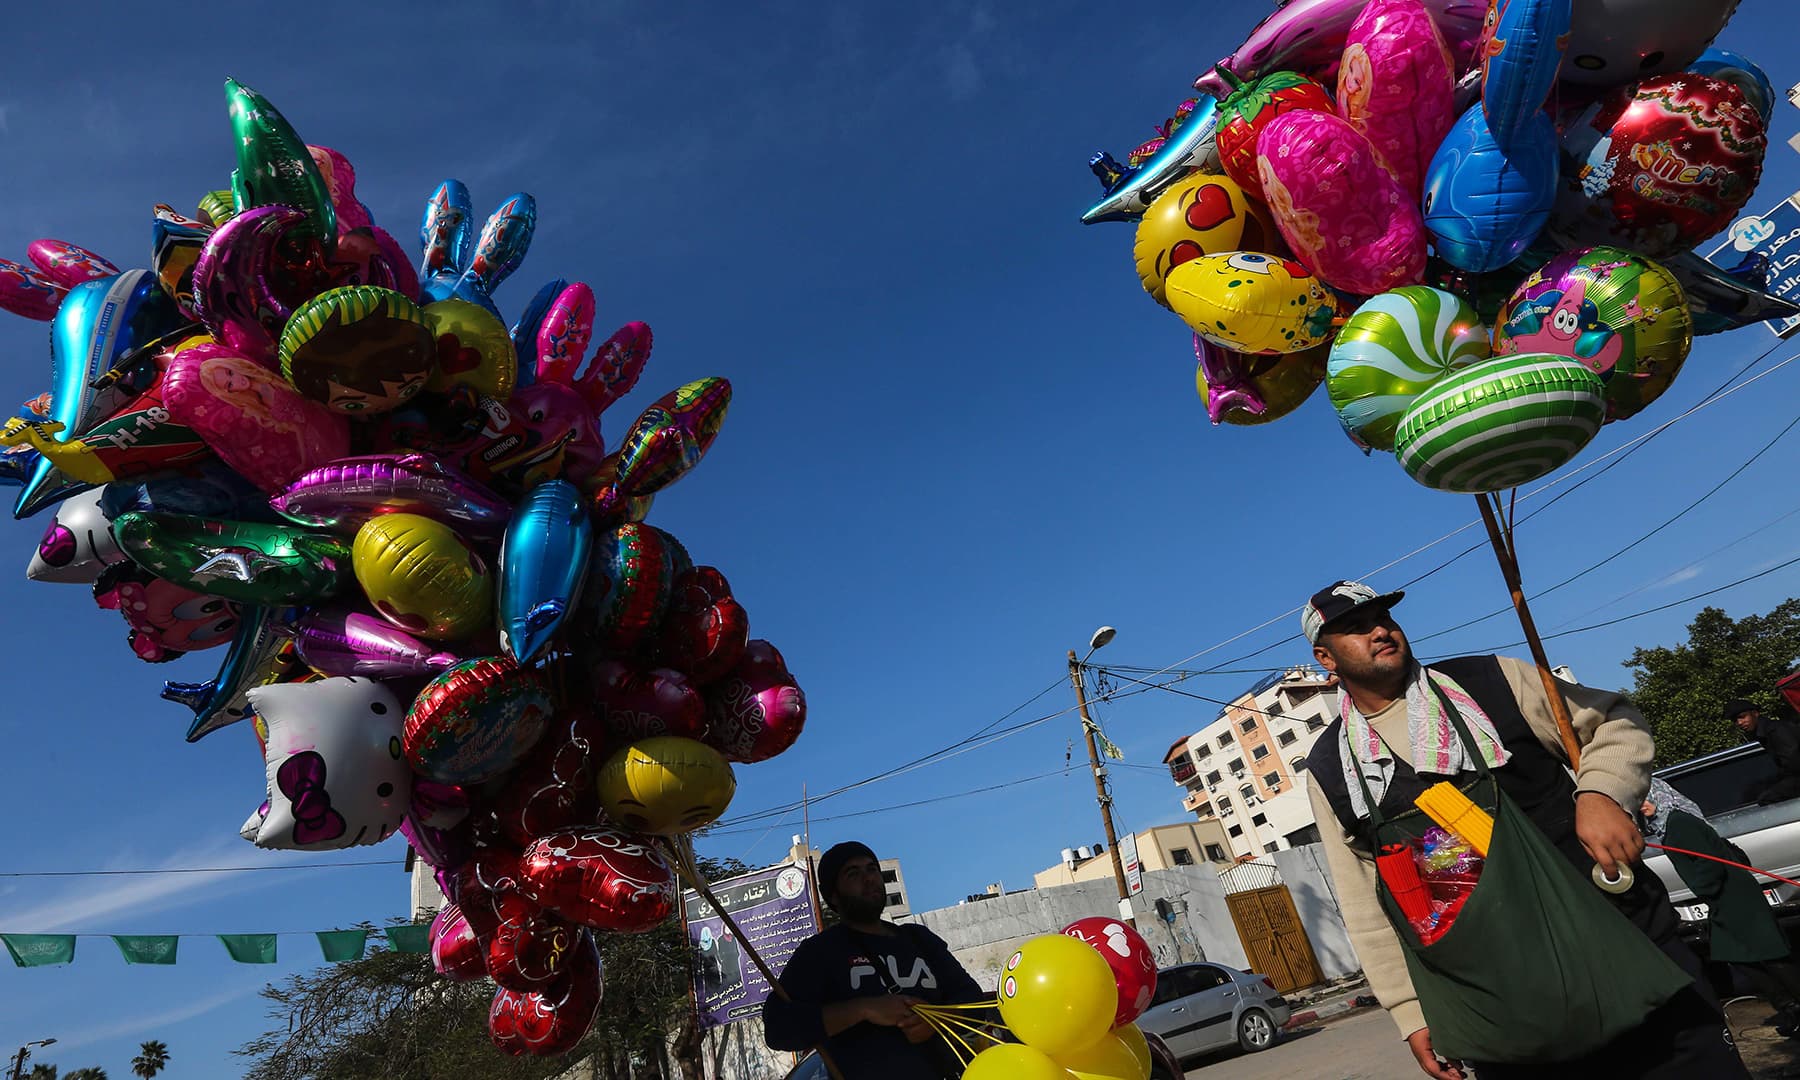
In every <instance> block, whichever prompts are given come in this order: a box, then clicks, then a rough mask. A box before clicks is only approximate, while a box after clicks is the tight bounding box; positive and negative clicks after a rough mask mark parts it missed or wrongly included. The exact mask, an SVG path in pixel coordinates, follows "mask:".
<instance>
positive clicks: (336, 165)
mask: <svg viewBox="0 0 1800 1080" xmlns="http://www.w3.org/2000/svg"><path fill="white" fill-rule="evenodd" d="M306 150H307V153H309V154H311V155H312V159H313V164H315V165H317V166H318V167H319V175H320V176H321V177H322V178H323V179H324V181H325V190H326V191H328V192H329V193H330V194H331V205H332V208H333V209H335V210H336V211H337V229H338V235H339V236H343V235H344V234H345V233H348V232H350V231H352V230H354V229H367V228H369V227H370V226H372V225H374V224H375V221H374V219H372V218H370V217H369V208H368V207H366V206H364V205H363V204H362V203H361V202H360V201H358V199H357V198H356V169H355V168H354V167H353V166H352V165H351V164H350V159H349V158H347V157H345V156H344V155H342V154H340V153H338V152H337V151H336V150H333V149H331V148H330V147H329V146H308V147H307V148H306Z"/></svg>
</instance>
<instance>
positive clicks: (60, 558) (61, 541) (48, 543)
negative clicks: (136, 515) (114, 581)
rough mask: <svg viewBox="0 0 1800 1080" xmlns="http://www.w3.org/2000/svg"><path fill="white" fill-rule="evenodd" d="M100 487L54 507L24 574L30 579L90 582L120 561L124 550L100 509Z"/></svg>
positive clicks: (83, 583)
mask: <svg viewBox="0 0 1800 1080" xmlns="http://www.w3.org/2000/svg"><path fill="white" fill-rule="evenodd" d="M103 491H104V489H103V488H94V489H92V490H90V491H83V492H80V493H78V494H75V495H71V496H69V497H68V498H66V499H64V500H63V501H62V505H61V506H58V507H57V508H56V519H55V520H54V521H52V522H50V526H49V528H46V529H45V530H44V536H43V539H41V540H39V541H38V546H37V551H36V552H34V553H33V554H32V556H31V565H30V566H28V567H26V568H25V576H26V577H28V578H30V579H31V580H33V581H61V582H67V583H69V584H73V585H92V584H93V583H94V582H95V581H98V580H99V579H100V571H102V570H104V569H106V567H107V566H108V565H109V564H111V563H116V562H121V561H123V560H124V558H125V553H124V552H122V551H120V550H119V544H118V541H116V540H114V539H113V534H112V522H110V521H108V520H107V518H106V514H105V513H104V512H103V511H102V510H101V509H100V496H101V494H102V493H103Z"/></svg>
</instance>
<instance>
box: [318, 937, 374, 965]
mask: <svg viewBox="0 0 1800 1080" xmlns="http://www.w3.org/2000/svg"><path fill="white" fill-rule="evenodd" d="M368 941H369V932H368V931H367V930H321V931H319V948H320V949H321V950H323V951H324V953H325V959H326V960H329V961H330V962H332V963H334V964H341V963H343V962H344V961H346V960H360V959H362V954H363V946H364V945H366V944H368Z"/></svg>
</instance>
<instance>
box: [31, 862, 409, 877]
mask: <svg viewBox="0 0 1800 1080" xmlns="http://www.w3.org/2000/svg"><path fill="white" fill-rule="evenodd" d="M405 865H406V863H405V862H404V861H402V860H395V859H365V860H362V861H360V862H327V863H285V864H282V865H279V866H165V867H160V868H157V869H148V868H146V869H141V870H13V871H5V872H0V878H57V877H125V876H133V875H139V874H243V873H252V872H255V871H261V870H337V869H343V868H346V867H353V866H400V867H404V866H405Z"/></svg>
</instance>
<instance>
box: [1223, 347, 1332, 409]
mask: <svg viewBox="0 0 1800 1080" xmlns="http://www.w3.org/2000/svg"><path fill="white" fill-rule="evenodd" d="M1330 353H1331V346H1329V345H1320V346H1319V347H1318V348H1316V349H1308V350H1306V351H1305V352H1300V353H1293V354H1291V355H1289V356H1244V357H1242V358H1241V359H1242V360H1243V361H1244V362H1245V371H1244V375H1245V377H1246V379H1247V381H1248V382H1249V384H1250V388H1251V389H1252V390H1254V391H1255V392H1256V393H1257V394H1259V395H1260V396H1261V397H1262V401H1263V411H1262V412H1260V413H1253V412H1251V411H1250V410H1249V409H1246V408H1242V407H1235V408H1229V409H1226V410H1225V411H1224V412H1223V413H1221V414H1220V416H1219V419H1220V420H1221V421H1223V422H1224V423H1227V424H1236V425H1238V426H1240V427H1253V426H1255V425H1257V424H1267V423H1271V422H1273V421H1276V420H1279V419H1281V418H1282V417H1284V416H1286V415H1287V414H1288V413H1291V412H1293V411H1294V410H1295V409H1298V408H1299V407H1300V406H1301V405H1303V404H1305V403H1306V399H1307V398H1309V397H1312V395H1313V391H1314V390H1317V389H1318V388H1319V387H1320V385H1322V384H1323V383H1324V382H1325V371H1326V361H1327V359H1328V358H1329V356H1330ZM1194 389H1195V390H1197V391H1199V393H1200V400H1201V401H1206V402H1210V401H1211V400H1212V395H1213V394H1214V393H1215V392H1216V391H1215V390H1214V388H1213V387H1211V386H1210V385H1208V384H1207V381H1206V370H1205V369H1204V368H1201V367H1199V366H1196V367H1195V368H1194Z"/></svg>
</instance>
